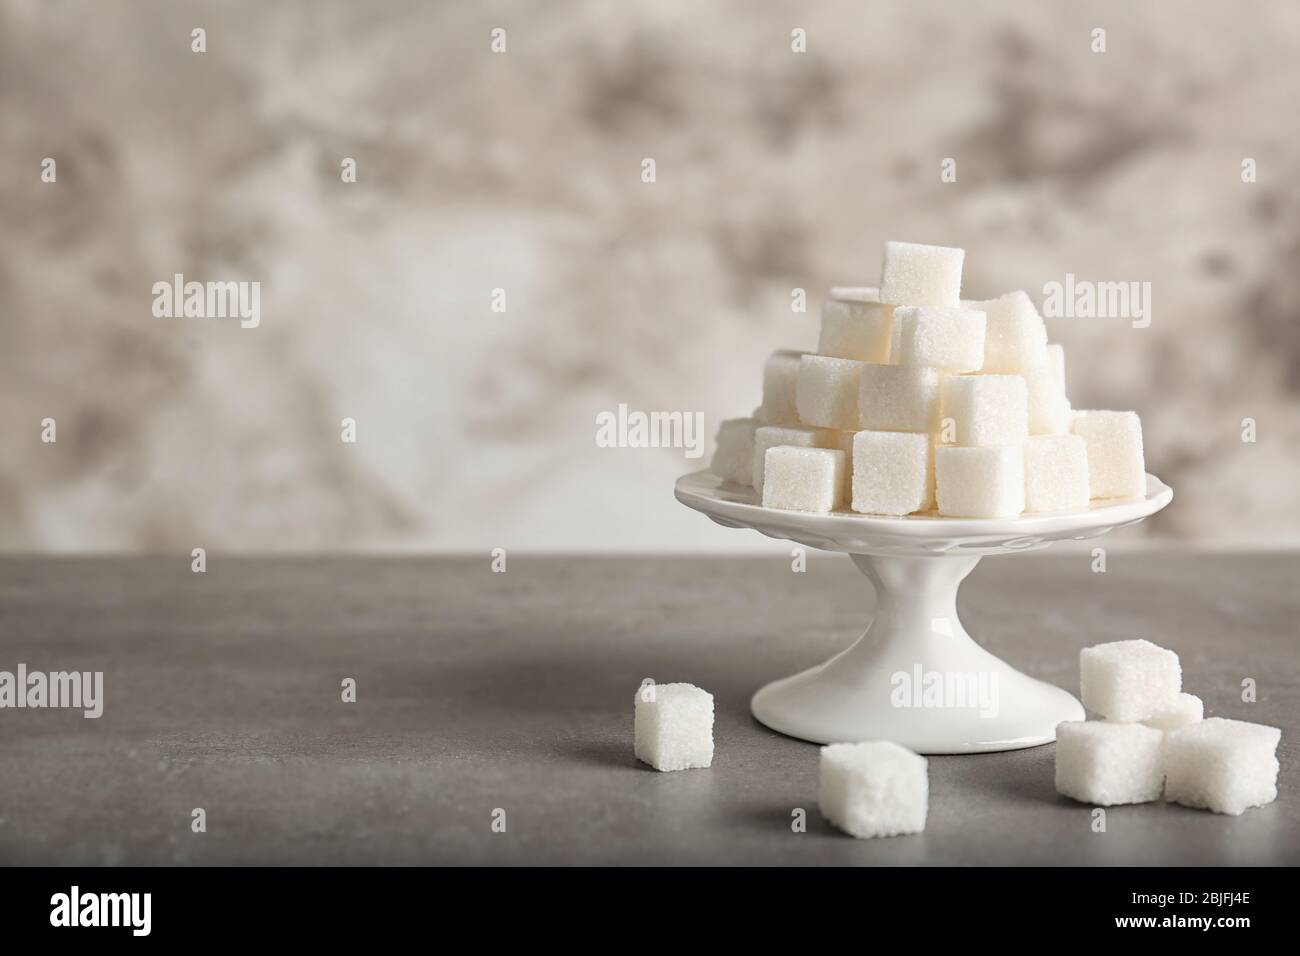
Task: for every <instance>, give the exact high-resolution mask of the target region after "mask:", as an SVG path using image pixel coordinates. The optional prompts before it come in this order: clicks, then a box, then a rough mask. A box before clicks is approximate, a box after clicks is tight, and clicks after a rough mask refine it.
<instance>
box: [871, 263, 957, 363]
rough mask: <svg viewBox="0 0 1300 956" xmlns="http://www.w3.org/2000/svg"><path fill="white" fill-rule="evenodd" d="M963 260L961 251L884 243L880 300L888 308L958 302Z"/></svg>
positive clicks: (947, 304)
mask: <svg viewBox="0 0 1300 956" xmlns="http://www.w3.org/2000/svg"><path fill="white" fill-rule="evenodd" d="M965 258H966V251H965V250H964V249H953V248H949V247H947V246H924V245H919V244H917V243H914V242H886V243H885V257H884V261H883V263H882V264H881V267H880V301H881V302H887V303H889V304H890V305H938V306H949V305H956V304H957V303H958V302H959V301H960V299H961V266H962V260H963V259H965ZM976 367H977V368H978V366H976Z"/></svg>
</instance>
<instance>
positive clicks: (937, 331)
mask: <svg viewBox="0 0 1300 956" xmlns="http://www.w3.org/2000/svg"><path fill="white" fill-rule="evenodd" d="M894 322H895V323H896V324H897V325H898V334H897V336H895V344H896V345H897V351H896V354H894V355H893V356H892V359H891V360H892V361H893V363H894V364H896V365H908V366H913V367H916V366H922V367H926V368H946V369H950V370H952V371H955V372H973V371H975V370H976V369H978V368H979V367H980V366H981V365H983V364H984V313H983V312H977V311H975V310H972V309H961V308H956V307H937V306H899V307H898V308H896V309H894Z"/></svg>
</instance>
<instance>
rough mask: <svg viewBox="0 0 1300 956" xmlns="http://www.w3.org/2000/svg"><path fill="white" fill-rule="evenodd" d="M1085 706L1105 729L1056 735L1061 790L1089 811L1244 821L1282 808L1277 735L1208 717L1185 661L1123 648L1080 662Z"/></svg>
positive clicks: (1090, 652) (1132, 645)
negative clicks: (1132, 810)
mask: <svg viewBox="0 0 1300 956" xmlns="http://www.w3.org/2000/svg"><path fill="white" fill-rule="evenodd" d="M1079 678H1080V695H1081V696H1082V698H1083V706H1084V707H1085V708H1087V709H1088V710H1089V711H1091V712H1092V713H1094V714H1097V715H1099V716H1100V717H1101V719H1100V720H1080V721H1067V722H1065V723H1063V724H1060V725H1059V726H1058V727H1057V729H1056V789H1057V791H1058V792H1060V793H1062V794H1064V795H1065V796H1067V797H1071V798H1073V799H1075V800H1078V801H1080V802H1083V803H1091V804H1096V805H1100V806H1111V805H1114V804H1125V803H1147V802H1150V801H1153V800H1159V799H1160V798H1161V796H1163V797H1164V798H1165V800H1167V801H1169V802H1172V803H1180V804H1183V805H1185V806H1189V807H1199V808H1202V809H1207V810H1213V811H1215V812H1216V813H1228V814H1234V815H1236V814H1241V813H1243V812H1245V811H1246V810H1247V809H1249V808H1250V807H1258V806H1263V805H1264V804H1267V803H1272V802H1273V801H1274V800H1275V799H1277V775H1278V760H1277V746H1278V742H1279V741H1280V739H1281V735H1282V734H1281V731H1280V730H1278V729H1277V728H1276V727H1268V726H1265V725H1263V724H1255V723H1248V722H1246V721H1241V720H1225V719H1223V718H1220V717H1211V718H1209V719H1205V718H1204V707H1203V705H1202V703H1201V699H1200V698H1199V697H1195V696H1193V695H1192V694H1187V693H1184V692H1183V690H1182V667H1181V665H1180V663H1179V660H1178V655H1177V654H1175V653H1174V652H1173V651H1170V650H1167V649H1166V648H1163V647H1158V646H1157V645H1155V644H1152V643H1151V642H1149V641H1144V640H1133V641H1114V642H1112V643H1108V644H1098V645H1096V646H1095V647H1086V648H1084V649H1083V651H1082V652H1080V655H1079Z"/></svg>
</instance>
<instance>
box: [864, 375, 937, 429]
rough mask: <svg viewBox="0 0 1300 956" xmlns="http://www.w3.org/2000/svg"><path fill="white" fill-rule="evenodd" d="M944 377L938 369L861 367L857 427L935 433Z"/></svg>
mask: <svg viewBox="0 0 1300 956" xmlns="http://www.w3.org/2000/svg"><path fill="white" fill-rule="evenodd" d="M947 377H948V373H947V372H945V371H944V370H943V369H937V368H904V367H902V366H899V365H864V366H863V367H862V378H861V388H860V390H859V392H858V420H859V423H860V424H861V425H862V427H863V428H870V429H874V430H875V431H889V432H933V431H937V430H938V428H939V409H940V392H939V389H940V386H941V385H942V384H943V381H944V379H946V378H947Z"/></svg>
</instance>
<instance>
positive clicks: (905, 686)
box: [676, 471, 1174, 754]
mask: <svg viewBox="0 0 1300 956" xmlns="http://www.w3.org/2000/svg"><path fill="white" fill-rule="evenodd" d="M1146 483H1147V487H1146V496H1145V497H1143V498H1134V499H1131V500H1122V501H1104V502H1095V503H1094V507H1092V508H1090V509H1089V510H1087V511H1082V512H1072V513H1069V514H1052V515H1023V516H1021V517H1019V518H1004V519H984V518H940V517H937V516H926V515H912V516H908V517H905V518H891V517H883V516H875V515H860V514H855V513H852V512H834V513H832V514H807V513H804V512H799V511H779V510H776V509H772V508H764V507H762V506H761V505H759V504H756V503H755V497H754V490H753V489H752V488H744V487H741V486H739V485H734V484H730V483H723V482H722V481H721V480H720V479H718V478H717V477H715V476H714V475H712V474H710V473H709V472H707V471H699V472H695V473H694V474H690V475H686V476H685V477H683V478H680V479H678V481H677V487H676V495H677V500H678V501H680V502H681V503H682V504H684V505H686V506H687V507H688V508H694V509H695V510H696V511H700V512H702V513H704V514H706V515H708V516H709V517H710V518H711V519H713V520H714V521H715V522H717V523H718V524H720V525H723V526H724V527H728V528H753V529H754V530H755V531H759V532H762V533H763V534H765V535H767V536H768V537H771V538H785V539H788V540H790V541H794V542H797V543H798V544H802V545H806V546H808V547H810V548H818V549H821V550H823V551H840V552H845V553H847V554H848V555H849V556H850V557H852V559H853V563H854V564H856V565H857V566H858V568H859V569H860V570H861V571H862V573H863V574H865V575H866V576H867V577H868V578H870V579H871V583H872V585H873V586H874V587H875V590H876V615H875V619H874V620H873V621H872V622H871V626H870V627H868V628H867V630H866V633H864V634H863V635H862V637H861V638H859V639H858V641H857V642H856V643H855V644H853V646H852V647H850V648H848V649H847V650H845V651H843V652H842V653H840V654H837V655H836V656H835V657H832V658H831V659H830V660H828V661H826V662H825V663H822V664H819V665H818V666H816V667H813V668H811V669H809V670H806V671H803V672H802V673H799V674H795V675H794V676H792V677H786V678H784V679H782V680H778V681H775V682H773V683H771V684H768V685H767V686H765V687H763V688H761V689H759V691H758V693H756V694H755V695H754V697H753V700H752V702H751V705H750V707H751V710H752V711H753V713H754V716H755V717H756V718H758V720H759V721H761V722H762V723H764V724H766V725H767V726H768V727H771V728H772V729H773V730H776V731H779V732H781V733H783V734H788V735H789V736H791V737H798V738H800V739H802V740H810V741H814V742H816V743H835V742H839V741H858V740H892V741H895V742H896V743H900V744H903V745H904V746H906V747H910V748H911V749H912V750H915V751H917V752H918V753H923V754H956V753H981V752H990V751H1000V750H1018V749H1020V748H1022V747H1034V746H1037V745H1039V744H1045V743H1051V742H1052V741H1054V740H1055V739H1056V725H1057V724H1058V723H1060V722H1061V721H1063V720H1082V719H1083V707H1082V706H1081V705H1080V704H1079V702H1078V701H1077V700H1075V698H1074V697H1073V696H1072V695H1070V694H1069V693H1067V692H1066V691H1064V690H1062V689H1061V688H1059V687H1056V686H1054V685H1052V684H1047V683H1044V682H1043V681H1040V680H1035V679H1034V678H1032V677H1028V676H1026V675H1024V674H1022V673H1020V672H1019V671H1017V670H1016V669H1015V668H1013V667H1011V666H1010V665H1009V664H1007V663H1005V662H1004V661H1002V660H1000V659H998V658H997V657H995V656H994V655H992V654H990V653H989V652H988V651H986V650H984V648H982V647H980V646H979V645H978V644H976V643H975V641H974V640H972V639H971V637H970V635H969V634H967V633H966V629H965V628H964V627H962V623H961V621H960V619H958V617H957V588H958V587H959V586H960V584H961V582H962V579H964V578H965V577H966V575H968V574H970V572H971V571H972V570H973V569H974V567H975V565H976V564H977V563H979V560H980V558H981V557H983V556H984V555H989V554H1014V553H1016V552H1020V551H1033V550H1037V549H1040V548H1045V547H1048V546H1049V545H1051V544H1052V543H1053V542H1055V541H1064V540H1067V539H1069V540H1080V539H1084V538H1093V537H1097V536H1098V535H1103V534H1106V533H1107V532H1108V531H1113V530H1114V529H1115V528H1122V527H1124V526H1125V525H1130V524H1134V523H1135V522H1138V521H1141V520H1142V519H1143V518H1146V517H1149V516H1150V515H1152V514H1155V512H1157V511H1159V510H1160V509H1161V508H1163V507H1165V505H1167V504H1169V502H1170V501H1171V500H1172V499H1173V496H1174V493H1173V491H1172V490H1171V489H1170V488H1169V487H1168V486H1167V485H1165V484H1164V483H1163V482H1161V481H1160V479H1159V478H1156V477H1155V476H1154V475H1147V476H1146Z"/></svg>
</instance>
